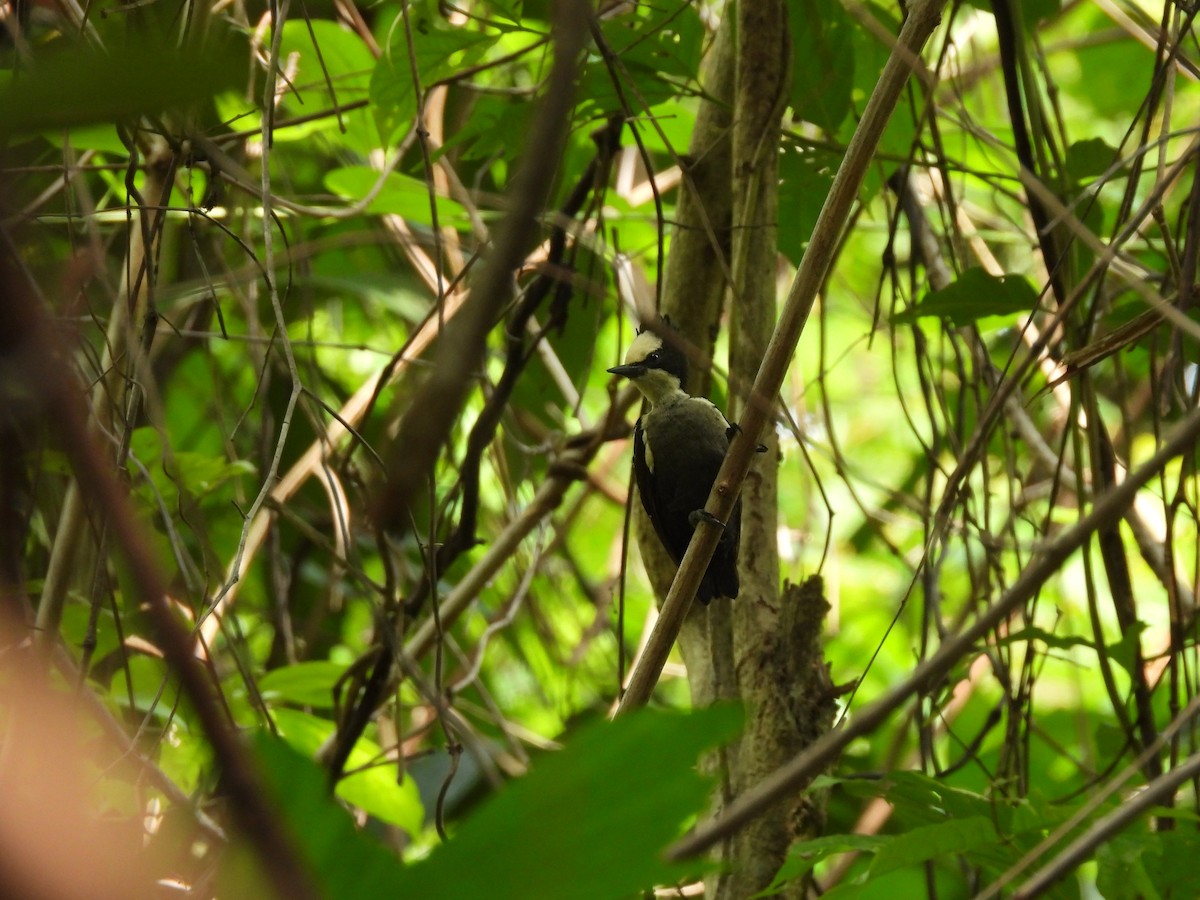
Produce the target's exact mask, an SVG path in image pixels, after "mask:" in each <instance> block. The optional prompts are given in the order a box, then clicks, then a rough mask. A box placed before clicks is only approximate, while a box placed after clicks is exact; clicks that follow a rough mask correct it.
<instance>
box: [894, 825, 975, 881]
mask: <svg viewBox="0 0 1200 900" xmlns="http://www.w3.org/2000/svg"><path fill="white" fill-rule="evenodd" d="M998 840H999V838H998V836H997V834H996V828H995V826H993V825H992V822H991V820H990V819H988V818H985V817H984V816H971V817H969V818H951V819H947V820H946V821H944V822H940V823H938V824H936V825H925V826H922V827H920V828H913V829H910V830H909V831H906V832H905V833H904V834H900V835H896V836H895V837H893V838H892V839H891V840H889V841H888V842H887V843H886V844H884V845H883V846H882V847H880V848H879V849H878V851H877V852H876V854H875V861H874V862H873V863H872V864H871V874H872V876H876V875H883V874H886V873H887V872H891V871H893V870H895V869H902V868H904V867H906V866H916V865H920V864H922V863H924V862H927V861H929V860H931V859H942V858H945V857H949V856H954V855H956V854H966V853H971V852H972V851H974V850H979V849H982V848H990V847H992V846H994V845H995V844H996V842H997V841H998Z"/></svg>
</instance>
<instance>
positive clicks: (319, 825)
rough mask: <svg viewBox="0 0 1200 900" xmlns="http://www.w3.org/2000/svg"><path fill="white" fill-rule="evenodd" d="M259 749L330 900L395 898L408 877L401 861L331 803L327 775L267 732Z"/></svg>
mask: <svg viewBox="0 0 1200 900" xmlns="http://www.w3.org/2000/svg"><path fill="white" fill-rule="evenodd" d="M254 749H255V752H256V754H257V756H258V759H259V762H260V764H261V767H262V771H263V774H264V775H265V777H266V779H267V783H268V784H269V786H270V788H271V792H272V794H273V796H274V800H275V803H276V804H277V806H278V807H279V809H280V811H281V812H282V813H283V816H284V818H285V820H286V822H287V824H288V826H289V831H290V832H291V835H292V838H293V840H294V841H295V845H296V846H297V847H298V848H299V849H300V851H301V853H302V855H303V856H304V858H305V861H306V862H307V863H308V865H309V868H310V869H311V871H312V873H313V875H314V876H315V877H316V880H317V884H318V885H319V888H320V891H319V893H320V896H322V897H325V898H329V900H375V898H378V897H395V896H399V894H397V893H395V887H394V886H395V885H396V884H397V883H398V882H399V881H400V879H401V877H402V875H403V869H404V867H403V865H402V864H401V862H400V860H398V859H397V858H396V857H395V856H393V855H392V854H391V853H389V852H388V851H387V850H386V849H385V848H384V847H383V846H382V845H381V844H379V843H377V842H376V841H375V840H374V839H373V838H371V837H370V836H368V835H366V834H363V833H362V832H360V831H359V830H358V829H357V828H355V827H354V822H353V821H352V820H351V818H350V815H349V813H348V812H346V810H345V809H343V808H342V807H340V806H338V805H337V804H336V803H334V802H333V801H332V800H331V799H330V797H329V789H328V787H327V785H326V778H325V772H324V771H323V770H322V769H321V768H320V767H319V766H317V764H316V763H314V762H313V761H312V760H311V759H310V758H309V757H307V756H306V755H304V754H303V753H302V752H298V751H297V750H296V747H295V745H293V744H291V743H290V742H284V741H280V740H277V739H275V738H274V737H272V736H271V735H270V734H269V733H267V732H266V731H260V732H258V734H257V735H256V738H255V742H254Z"/></svg>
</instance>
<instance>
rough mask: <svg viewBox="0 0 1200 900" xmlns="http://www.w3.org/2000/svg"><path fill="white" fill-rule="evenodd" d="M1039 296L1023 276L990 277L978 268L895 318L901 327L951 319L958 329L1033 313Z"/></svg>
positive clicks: (894, 320) (925, 297) (926, 296)
mask: <svg viewBox="0 0 1200 900" xmlns="http://www.w3.org/2000/svg"><path fill="white" fill-rule="evenodd" d="M1037 302H1038V295H1037V291H1036V290H1034V288H1033V285H1031V284H1030V283H1029V282H1028V281H1027V280H1026V279H1025V278H1024V277H1022V276H1020V275H1001V276H1000V277H998V278H997V277H995V276H993V275H989V274H988V273H987V272H985V271H984V270H983V269H982V268H980V267H978V266H974V267H972V268H970V269H967V271H965V272H963V273H962V275H960V276H958V278H957V279H956V280H955V281H954V283H953V284H951V285H950V286H949V287H945V288H942V289H941V290H940V291H930V292H929V293H928V294H926V295H925V296H924V297H923V298H922V299H921V300H920V301H919V302H917V303H916V304H914V305H913V306H912V308H911V309H906V310H903V311H902V312H899V313H897V314H896V315H894V316H893V317H892V321H893V322H895V323H896V324H898V325H901V324H911V323H913V322H915V321H916V320H917V319H921V318H925V317H930V316H936V317H937V318H941V319H947V320H949V322H950V323H951V324H952V325H954V326H955V327H960V326H963V325H969V324H971V323H972V322H978V321H979V320H980V319H983V318H986V317H988V316H1003V315H1008V314H1010V313H1018V312H1029V311H1031V310H1032V309H1033V308H1034V307H1036V306H1037Z"/></svg>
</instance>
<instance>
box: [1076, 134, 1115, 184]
mask: <svg viewBox="0 0 1200 900" xmlns="http://www.w3.org/2000/svg"><path fill="white" fill-rule="evenodd" d="M1116 160H1117V151H1116V149H1115V148H1113V147H1110V146H1109V145H1108V144H1106V143H1105V142H1104V141H1103V140H1101V139H1100V138H1091V139H1090V140H1086V141H1076V142H1075V143H1073V144H1072V145H1071V146H1070V147H1068V148H1067V161H1066V166H1067V174H1068V175H1070V176H1071V179H1072V180H1073V181H1075V182H1083V181H1088V180H1091V179H1093V178H1096V177H1097V176H1099V175H1103V174H1104V173H1105V172H1107V171H1108V169H1109V168H1110V167H1111V166H1112V164H1113V163H1114V162H1116Z"/></svg>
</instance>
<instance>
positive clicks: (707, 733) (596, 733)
mask: <svg viewBox="0 0 1200 900" xmlns="http://www.w3.org/2000/svg"><path fill="white" fill-rule="evenodd" d="M739 719H740V715H739V713H738V711H737V710H736V709H733V708H730V707H719V708H710V709H705V710H700V711H696V712H691V713H687V714H680V713H671V712H665V711H658V710H641V711H639V712H636V713H633V714H631V715H629V716H623V717H621V718H620V719H617V720H616V721H614V722H597V723H593V724H591V725H589V726H587V727H585V728H583V729H582V730H580V731H579V733H577V734H575V735H573V736H572V737H571V738H570V739H569V741H568V742H567V747H566V749H565V750H563V751H561V752H559V753H554V754H552V755H550V756H547V757H544V758H543V759H540V760H539V761H538V763H537V765H535V766H534V769H533V771H532V772H531V773H530V774H529V775H528V776H526V777H525V778H523V779H521V780H520V781H518V782H516V783H515V784H512V785H510V786H509V787H507V788H506V789H504V790H503V791H501V792H500V793H499V794H498V795H496V796H495V797H493V798H492V799H491V800H490V801H489V802H488V803H487V804H486V805H485V806H484V807H483V809H481V810H480V811H479V813H478V814H477V815H475V816H473V817H472V818H471V819H470V820H469V821H468V822H467V823H466V824H465V825H464V826H463V827H462V829H461V830H460V831H459V832H458V833H457V834H456V835H455V836H454V838H453V839H452V840H451V841H450V842H449V843H446V844H443V845H442V846H440V847H439V848H438V849H437V850H435V851H434V852H433V853H432V854H430V856H429V858H428V859H427V860H426V861H425V862H422V863H421V864H419V865H414V866H411V867H409V869H407V870H406V872H405V876H404V878H403V880H402V881H401V883H400V884H398V885H397V886H396V893H395V894H394V896H405V897H487V898H489V900H506V898H513V900H527V898H530V897H570V898H571V900H612V898H615V897H628V896H631V895H633V894H635V893H637V892H638V891H640V890H645V889H647V888H649V887H650V886H652V885H653V884H655V883H664V882H670V881H672V880H674V879H675V878H677V877H678V876H679V875H680V874H681V873H682V871H683V869H682V868H681V867H680V866H678V865H673V864H668V863H666V862H664V861H663V860H662V858H661V853H662V851H663V849H664V848H665V847H666V846H667V844H668V843H669V842H670V841H671V840H672V839H673V838H675V837H676V836H677V835H678V834H679V833H680V830H681V828H682V826H683V824H684V822H685V820H686V819H687V817H688V816H691V815H694V814H695V813H697V812H698V811H700V810H701V809H703V807H704V805H705V803H706V797H707V793H708V787H707V784H706V781H705V779H703V778H701V777H700V775H699V774H698V773H697V772H696V759H697V757H698V756H699V754H700V752H701V751H702V750H703V749H704V748H706V747H710V746H712V745H714V744H716V743H718V742H720V741H723V740H727V739H728V738H730V737H731V736H732V735H733V733H734V732H735V730H736V726H737V723H738V720H739Z"/></svg>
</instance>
